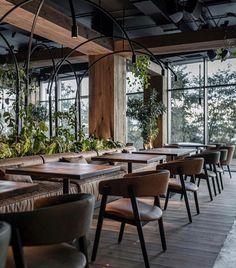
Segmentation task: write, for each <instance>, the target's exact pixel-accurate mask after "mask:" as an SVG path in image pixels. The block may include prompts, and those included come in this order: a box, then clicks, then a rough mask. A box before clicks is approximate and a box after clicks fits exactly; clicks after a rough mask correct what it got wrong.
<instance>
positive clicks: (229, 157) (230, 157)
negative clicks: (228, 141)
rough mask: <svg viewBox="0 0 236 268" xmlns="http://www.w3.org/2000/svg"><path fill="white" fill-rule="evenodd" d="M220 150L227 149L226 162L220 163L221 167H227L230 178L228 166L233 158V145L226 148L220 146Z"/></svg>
mask: <svg viewBox="0 0 236 268" xmlns="http://www.w3.org/2000/svg"><path fill="white" fill-rule="evenodd" d="M220 149H227V150H228V154H227V158H226V160H223V161H221V166H222V167H224V166H227V169H228V172H229V176H230V178H232V174H231V170H230V164H231V162H232V159H233V156H234V150H235V145H226V146H221V147H220Z"/></svg>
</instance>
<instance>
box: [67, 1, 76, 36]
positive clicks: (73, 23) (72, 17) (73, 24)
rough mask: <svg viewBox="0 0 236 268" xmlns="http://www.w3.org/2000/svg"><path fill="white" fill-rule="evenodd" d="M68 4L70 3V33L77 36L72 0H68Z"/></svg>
mask: <svg viewBox="0 0 236 268" xmlns="http://www.w3.org/2000/svg"><path fill="white" fill-rule="evenodd" d="M69 4H70V12H71V19H72V26H71V34H72V37H78V27H77V22H76V16H75V8H74V4H73V0H69Z"/></svg>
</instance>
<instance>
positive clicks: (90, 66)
mask: <svg viewBox="0 0 236 268" xmlns="http://www.w3.org/2000/svg"><path fill="white" fill-rule="evenodd" d="M130 51H131V49H130V50H129V49H127V50H117V51H113V52H110V53H108V54H106V55H103V56H101V57H100V58H98V59H97V60H95V61H94V62H93V63H92V64H91V65H89V67H88V69H87V70H85V71H84V72H83V74H82V75H81V77H80V79H79V85H77V90H78V91H76V97H75V102H76V100H77V98H78V96H80V86H81V83H82V80H83V79H84V77H85V76H86V75H87V74H88V72H89V70H90V69H91V68H92V67H93V66H94V65H95V64H96V63H98V62H99V61H100V60H102V59H104V58H106V57H108V56H110V55H114V54H119V53H122V52H130ZM136 53H139V54H142V55H147V56H150V54H149V53H147V52H143V51H136ZM76 107H78V106H76ZM78 108H79V109H80V107H78ZM79 112H80V111H79ZM79 128H81V124H79ZM75 137H76V139H77V129H76V131H75Z"/></svg>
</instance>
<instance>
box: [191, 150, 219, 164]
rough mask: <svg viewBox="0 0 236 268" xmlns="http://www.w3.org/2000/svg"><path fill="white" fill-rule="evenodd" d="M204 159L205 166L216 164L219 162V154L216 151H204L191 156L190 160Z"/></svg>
mask: <svg viewBox="0 0 236 268" xmlns="http://www.w3.org/2000/svg"><path fill="white" fill-rule="evenodd" d="M196 157H197V158H198V157H201V158H204V161H205V164H209V165H211V164H218V163H219V162H220V152H219V151H216V150H206V151H204V152H202V153H200V154H196V155H193V156H191V157H190V158H196Z"/></svg>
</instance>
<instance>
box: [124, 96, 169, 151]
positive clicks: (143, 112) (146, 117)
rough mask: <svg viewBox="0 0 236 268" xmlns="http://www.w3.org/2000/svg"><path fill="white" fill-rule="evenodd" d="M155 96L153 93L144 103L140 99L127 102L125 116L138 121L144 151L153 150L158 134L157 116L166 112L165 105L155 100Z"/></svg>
mask: <svg viewBox="0 0 236 268" xmlns="http://www.w3.org/2000/svg"><path fill="white" fill-rule="evenodd" d="M157 96H158V94H157V92H155V91H153V92H152V93H151V95H150V97H149V99H148V100H147V101H145V102H144V100H143V99H140V98H133V99H129V100H128V102H127V111H126V114H127V116H128V117H130V118H132V119H134V120H137V121H138V123H139V128H140V130H141V136H142V138H143V142H144V148H145V149H148V148H153V141H154V139H155V138H156V137H157V135H158V132H159V129H158V128H157V119H158V116H159V115H161V114H163V113H164V112H165V111H166V107H165V105H164V104H163V103H162V102H159V101H158V100H157Z"/></svg>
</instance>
